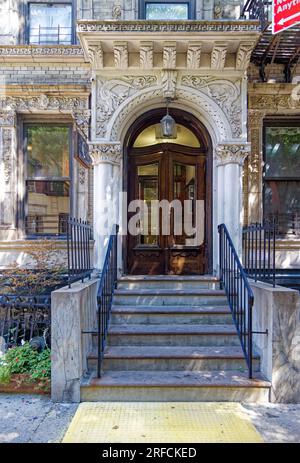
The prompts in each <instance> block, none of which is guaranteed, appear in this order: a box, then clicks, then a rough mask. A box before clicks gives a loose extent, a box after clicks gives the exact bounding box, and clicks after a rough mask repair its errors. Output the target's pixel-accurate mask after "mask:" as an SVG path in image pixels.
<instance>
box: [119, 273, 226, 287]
mask: <svg viewBox="0 0 300 463" xmlns="http://www.w3.org/2000/svg"><path fill="white" fill-rule="evenodd" d="M169 288H171V289H183V290H185V289H219V279H218V278H217V277H214V276H211V275H203V276H201V275H200V276H198V275H190V276H181V275H157V276H153V275H136V276H134V275H126V276H123V277H121V278H120V279H119V280H118V289H131V290H133V289H139V290H140V289H169Z"/></svg>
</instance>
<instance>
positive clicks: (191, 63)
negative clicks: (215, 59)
mask: <svg viewBox="0 0 300 463" xmlns="http://www.w3.org/2000/svg"><path fill="white" fill-rule="evenodd" d="M201 46H202V43H201V42H189V44H188V49H187V55H186V67H187V69H199V68H200V57H201Z"/></svg>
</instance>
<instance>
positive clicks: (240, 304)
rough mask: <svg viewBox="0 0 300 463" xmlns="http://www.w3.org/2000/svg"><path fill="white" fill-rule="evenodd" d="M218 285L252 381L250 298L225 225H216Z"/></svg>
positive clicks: (247, 283) (246, 281)
mask: <svg viewBox="0 0 300 463" xmlns="http://www.w3.org/2000/svg"><path fill="white" fill-rule="evenodd" d="M218 232H219V264H220V286H221V289H225V292H226V295H227V298H228V301H229V306H230V310H231V312H232V316H233V320H234V323H235V325H236V328H237V331H238V335H239V338H240V342H241V346H242V349H243V352H244V355H245V359H246V362H247V366H248V371H249V378H252V360H253V359H252V357H253V348H252V308H253V304H254V295H253V291H252V289H251V287H250V284H249V282H248V279H247V275H246V273H245V271H244V269H243V267H242V264H241V262H240V259H239V257H238V255H237V252H236V250H235V247H234V244H233V242H232V239H231V237H230V235H229V232H228V230H227V227H226V225H225V224H221V225H219V226H218Z"/></svg>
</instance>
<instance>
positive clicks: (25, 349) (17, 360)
mask: <svg viewBox="0 0 300 463" xmlns="http://www.w3.org/2000/svg"><path fill="white" fill-rule="evenodd" d="M4 357H5V359H4V361H5V366H2V367H1V365H0V368H1V369H2V370H3V371H2V375H1V373H0V382H3V381H2V380H1V378H2V376H3V378H5V377H6V375H7V374H8V375H9V376H10V375H12V374H24V373H26V374H29V375H30V379H31V380H32V381H41V380H45V379H48V378H50V375H51V359H50V349H48V348H46V349H44V350H43V351H42V352H37V351H36V350H34V349H32V347H31V346H30V344H29V343H28V342H25V343H24V344H23V345H22V346H17V347H13V348H11V349H9V350H8V351H7V352H6V354H5V356H4ZM0 371H1V370H0ZM9 376H8V377H9Z"/></svg>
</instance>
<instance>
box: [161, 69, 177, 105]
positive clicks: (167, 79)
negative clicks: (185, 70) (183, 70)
mask: <svg viewBox="0 0 300 463" xmlns="http://www.w3.org/2000/svg"><path fill="white" fill-rule="evenodd" d="M176 82H177V72H176V71H171V70H165V71H162V72H161V85H162V92H163V96H164V98H172V99H174V98H175V94H176Z"/></svg>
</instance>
